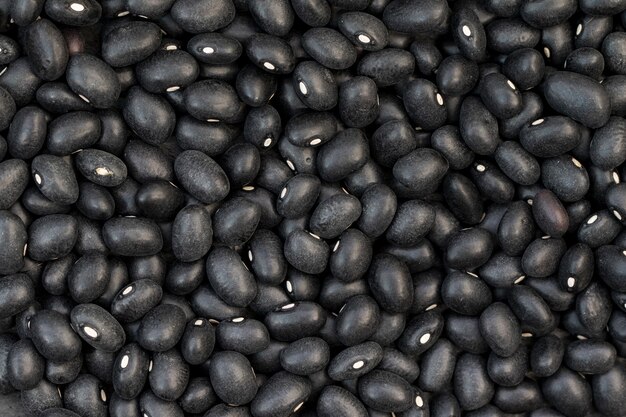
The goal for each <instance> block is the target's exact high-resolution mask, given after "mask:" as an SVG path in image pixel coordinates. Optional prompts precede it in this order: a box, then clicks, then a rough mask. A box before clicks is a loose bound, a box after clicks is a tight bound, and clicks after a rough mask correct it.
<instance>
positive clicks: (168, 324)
mask: <svg viewBox="0 0 626 417" xmlns="http://www.w3.org/2000/svg"><path fill="white" fill-rule="evenodd" d="M184 331H185V313H184V311H183V310H182V309H181V308H180V307H177V306H175V305H173V304H160V305H158V306H156V307H155V308H153V309H152V310H150V311H148V312H147V313H146V315H145V316H143V318H142V320H141V324H140V326H139V330H138V335H137V336H138V342H139V344H140V345H141V347H143V348H144V349H147V350H150V351H153V352H165V351H166V350H169V349H171V348H172V347H174V346H175V345H176V344H177V343H178V341H179V340H180V338H181V337H182V335H183V332H184Z"/></svg>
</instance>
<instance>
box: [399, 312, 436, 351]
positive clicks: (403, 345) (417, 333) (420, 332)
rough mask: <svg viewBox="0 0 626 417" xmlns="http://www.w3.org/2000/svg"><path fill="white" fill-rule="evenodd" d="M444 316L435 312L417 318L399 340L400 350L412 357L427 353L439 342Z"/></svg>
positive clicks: (408, 325)
mask: <svg viewBox="0 0 626 417" xmlns="http://www.w3.org/2000/svg"><path fill="white" fill-rule="evenodd" d="M443 327H444V319H443V316H442V315H441V314H440V313H438V312H437V311H435V310H430V311H426V312H425V313H421V314H419V315H417V316H415V317H414V318H413V319H412V320H411V321H410V322H409V323H408V324H407V326H406V327H405V329H404V332H403V333H402V335H401V336H400V338H399V339H398V342H397V345H398V349H400V351H402V352H403V353H405V354H407V355H410V356H417V355H419V354H421V353H423V352H425V351H427V350H428V349H429V348H430V347H431V346H432V345H433V344H434V343H436V342H437V339H439V336H441V333H442V331H443Z"/></svg>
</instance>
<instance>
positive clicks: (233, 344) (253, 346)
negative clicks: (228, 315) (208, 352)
mask: <svg viewBox="0 0 626 417" xmlns="http://www.w3.org/2000/svg"><path fill="white" fill-rule="evenodd" d="M216 336H217V343H218V344H219V345H220V347H221V348H222V349H224V350H233V351H235V352H239V353H242V354H244V355H251V354H254V353H257V352H260V351H262V350H264V349H265V348H267V346H268V345H269V343H270V336H269V333H268V331H267V328H266V327H265V325H264V324H263V323H261V322H260V321H258V320H254V319H245V318H243V317H236V318H233V319H230V320H224V321H222V322H220V324H219V325H218V326H217V333H216Z"/></svg>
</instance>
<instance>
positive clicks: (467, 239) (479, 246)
mask: <svg viewBox="0 0 626 417" xmlns="http://www.w3.org/2000/svg"><path fill="white" fill-rule="evenodd" d="M492 251H493V237H492V236H491V234H490V233H489V232H488V231H486V230H485V229H482V228H470V229H464V230H461V231H459V232H458V233H456V234H454V235H453V236H452V237H451V238H450V240H449V243H448V248H447V252H446V263H447V264H448V266H450V267H451V268H454V269H469V270H471V269H474V268H477V267H479V266H481V265H483V264H484V263H485V262H487V260H488V259H489V257H490V256H491V253H492Z"/></svg>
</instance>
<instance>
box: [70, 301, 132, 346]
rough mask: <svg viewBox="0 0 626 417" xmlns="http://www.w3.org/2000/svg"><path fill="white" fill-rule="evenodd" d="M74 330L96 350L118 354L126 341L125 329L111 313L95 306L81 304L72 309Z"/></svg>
mask: <svg viewBox="0 0 626 417" xmlns="http://www.w3.org/2000/svg"><path fill="white" fill-rule="evenodd" d="M71 321H72V326H73V328H74V329H75V330H76V331H77V332H78V335H79V336H81V337H82V338H83V339H84V340H85V341H86V342H87V343H89V344H90V345H92V346H93V347H95V348H96V349H100V350H104V351H107V352H116V351H118V350H119V349H120V348H121V347H122V346H123V345H124V342H125V340H126V336H125V334H124V329H122V326H121V325H120V324H119V323H118V322H117V320H115V318H114V317H113V316H111V314H109V312H107V311H106V310H105V309H103V308H102V307H100V306H97V305H95V304H80V305H78V306H76V307H74V308H73V309H72V313H71Z"/></svg>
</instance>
